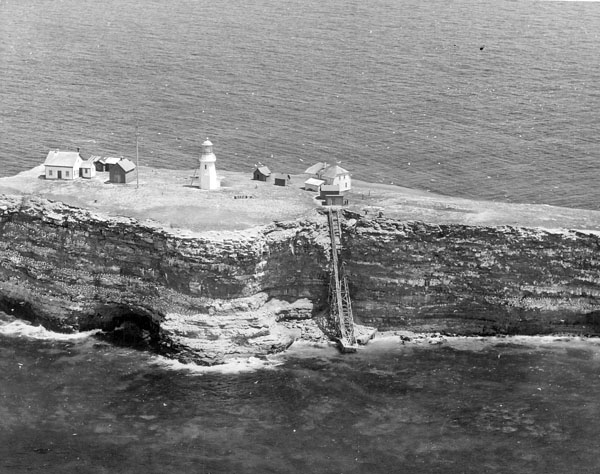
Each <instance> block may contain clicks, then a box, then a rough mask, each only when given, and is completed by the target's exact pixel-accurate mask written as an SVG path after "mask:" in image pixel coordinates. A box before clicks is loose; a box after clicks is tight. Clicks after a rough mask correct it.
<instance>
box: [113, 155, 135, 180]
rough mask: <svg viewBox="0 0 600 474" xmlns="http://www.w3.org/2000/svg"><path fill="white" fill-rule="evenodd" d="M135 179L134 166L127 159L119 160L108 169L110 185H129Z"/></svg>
mask: <svg viewBox="0 0 600 474" xmlns="http://www.w3.org/2000/svg"><path fill="white" fill-rule="evenodd" d="M135 177H136V173H135V165H134V164H133V162H131V161H129V160H128V159H127V158H123V159H121V160H119V161H118V162H117V163H116V164H115V165H113V166H111V167H110V170H109V181H110V182H111V183H130V182H131V181H133V180H134V179H135Z"/></svg>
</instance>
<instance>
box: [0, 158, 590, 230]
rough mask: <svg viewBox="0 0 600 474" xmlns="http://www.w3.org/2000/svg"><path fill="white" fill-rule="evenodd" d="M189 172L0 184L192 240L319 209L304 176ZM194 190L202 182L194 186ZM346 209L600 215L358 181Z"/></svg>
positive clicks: (533, 220) (538, 219)
mask: <svg viewBox="0 0 600 474" xmlns="http://www.w3.org/2000/svg"><path fill="white" fill-rule="evenodd" d="M192 174H193V172H192V171H191V170H164V169H153V168H146V167H141V168H140V173H139V186H137V184H136V180H134V181H133V182H132V183H129V184H111V183H108V173H98V174H97V176H96V177H95V178H93V179H91V180H84V179H77V180H75V181H50V180H46V179H44V177H43V166H38V167H36V168H34V169H32V170H28V171H25V172H23V173H19V174H18V175H16V176H12V177H8V178H0V194H17V195H31V194H33V195H36V196H40V197H43V198H46V199H50V200H53V201H62V202H64V203H66V204H69V205H73V206H78V207H84V208H89V209H92V210H94V211H96V212H100V213H105V214H108V215H121V216H128V217H134V218H136V219H139V220H145V219H152V220H155V221H158V222H160V223H162V224H164V225H166V226H170V227H173V228H182V229H190V230H192V231H195V232H202V231H208V230H240V229H245V228H249V227H253V226H256V225H262V224H268V223H270V222H273V221H277V220H288V219H295V218H298V217H302V216H305V215H308V214H311V213H313V212H314V210H315V209H316V208H318V207H320V201H318V200H316V199H315V197H316V193H314V192H310V191H305V190H304V189H302V187H303V183H304V180H305V179H306V177H305V176H303V175H295V176H292V181H291V185H290V186H287V187H281V186H274V185H273V184H272V183H270V182H269V183H264V182H258V181H253V180H251V175H250V174H249V173H241V172H231V171H229V172H228V171H221V172H219V178H221V188H220V189H219V190H215V191H205V190H200V189H199V188H198V187H197V186H196V185H192V184H191V183H192V180H191V175H192ZM196 183H197V182H196ZM352 186H353V189H352V192H351V193H350V194H349V195H348V200H349V206H348V208H349V209H351V210H353V211H355V212H359V213H361V214H368V215H370V216H380V215H381V216H384V217H392V218H397V219H401V220H420V221H425V222H430V223H452V224H466V225H514V226H527V227H542V228H547V229H565V228H568V229H581V230H594V231H600V212H598V211H590V210H584V209H570V208H561V207H553V206H545V205H534V204H507V203H497V202H489V201H473V200H468V199H460V198H453V197H448V196H441V195H436V194H432V193H429V192H425V191H418V190H413V189H408V188H402V187H399V186H393V185H385V184H373V183H367V182H363V181H357V180H353V183H352Z"/></svg>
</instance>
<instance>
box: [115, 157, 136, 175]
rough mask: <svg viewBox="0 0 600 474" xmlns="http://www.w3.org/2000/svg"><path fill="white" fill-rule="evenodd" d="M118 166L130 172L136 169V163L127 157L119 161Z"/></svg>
mask: <svg viewBox="0 0 600 474" xmlns="http://www.w3.org/2000/svg"><path fill="white" fill-rule="evenodd" d="M117 166H118V167H119V168H121V169H122V170H123V171H125V173H129V172H130V171H133V170H134V169H135V165H134V164H133V162H132V161H129V160H128V159H127V158H123V159H122V160H120V161H119V162H118V163H117Z"/></svg>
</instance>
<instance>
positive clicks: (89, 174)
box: [79, 159, 96, 179]
mask: <svg viewBox="0 0 600 474" xmlns="http://www.w3.org/2000/svg"><path fill="white" fill-rule="evenodd" d="M79 176H81V177H82V178H87V179H90V178H93V177H94V176H96V166H95V165H94V162H93V161H92V160H91V159H90V160H87V161H84V162H83V163H81V165H80V166H79Z"/></svg>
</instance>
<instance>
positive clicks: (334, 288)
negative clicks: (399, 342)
mask: <svg viewBox="0 0 600 474" xmlns="http://www.w3.org/2000/svg"><path fill="white" fill-rule="evenodd" d="M328 219H329V236H330V238H331V261H330V276H329V315H330V319H331V322H332V323H333V326H334V328H335V333H336V334H335V339H336V340H337V342H338V344H339V346H340V350H341V351H342V352H356V348H357V344H356V337H355V335H354V317H353V315H352V302H351V300H350V293H349V291H348V280H347V279H346V274H345V272H344V263H343V261H342V259H341V250H342V228H341V225H340V216H339V211H338V210H337V209H332V208H329V212H328Z"/></svg>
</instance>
